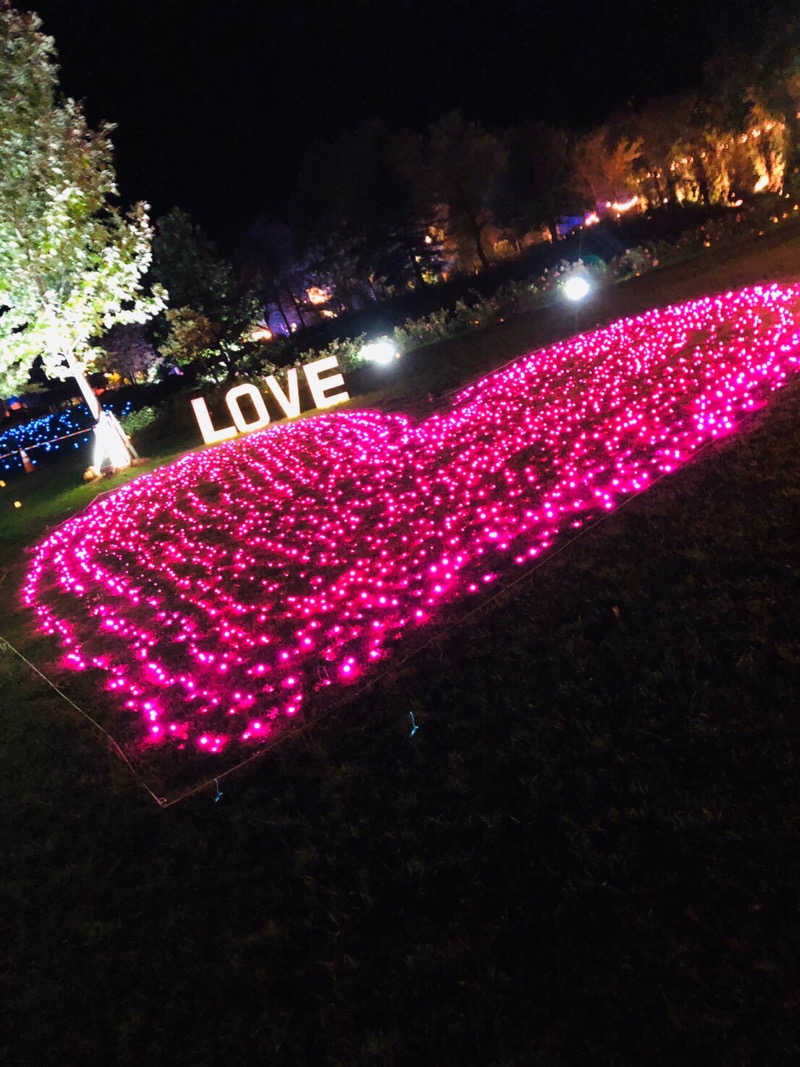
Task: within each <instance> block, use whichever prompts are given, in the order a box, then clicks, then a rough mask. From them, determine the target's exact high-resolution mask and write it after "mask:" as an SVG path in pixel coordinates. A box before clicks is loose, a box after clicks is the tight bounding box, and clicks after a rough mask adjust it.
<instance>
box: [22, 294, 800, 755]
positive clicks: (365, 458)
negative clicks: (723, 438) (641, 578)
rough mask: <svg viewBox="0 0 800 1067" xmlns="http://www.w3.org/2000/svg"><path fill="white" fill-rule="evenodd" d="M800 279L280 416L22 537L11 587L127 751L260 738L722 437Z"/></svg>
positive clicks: (781, 347) (779, 375) (783, 333)
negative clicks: (42, 533)
mask: <svg viewBox="0 0 800 1067" xmlns="http://www.w3.org/2000/svg"><path fill="white" fill-rule="evenodd" d="M799 314H800V286H794V285H792V286H781V287H779V286H776V285H773V286H764V287H756V288H752V289H746V290H741V291H739V292H736V293H727V294H725V295H722V296H717V297H714V298H707V299H704V300H700V301H697V302H693V303H690V304H684V305H681V306H676V307H669V308H665V309H662V310H658V311H651V312H648V313H646V314H644V315H640V316H638V317H637V318H634V319H626V320H624V321H620V322H617V323H614V324H613V325H611V326H609V327H607V328H603V329H599V330H596V331H594V332H593V333H589V334H584V335H582V336H579V337H576V338H573V339H572V340H570V341H566V342H563V343H560V344H555V345H553V346H551V347H549V348H546V349H543V350H541V351H538V352H535V353H533V354H532V355H530V356H527V357H524V358H522V359H519V360H517V361H516V362H514V363H513V364H511V365H510V366H508V367H506V368H505V369H503V370H501V371H499V372H497V373H495V374H492V375H490V376H488V377H486V378H484V379H483V380H482V381H480V382H478V383H476V384H473V385H470V386H469V387H467V388H465V389H463V390H462V391H461V392H460V393H459V394H457V395H456V396H455V397H454V399H453V401H452V403H451V405H450V407H449V408H448V410H447V411H446V412H445V413H443V414H438V415H434V416H432V417H430V418H428V419H427V420H426V421H424V422H420V423H414V422H412V421H410V420H409V419H407V418H405V417H402V416H397V415H385V414H380V413H379V412H377V411H357V412H352V413H350V412H347V413H338V414H328V415H324V416H320V417H318V418H314V419H308V420H305V421H298V422H292V423H288V424H285V425H281V426H276V427H274V428H271V429H268V430H265V431H263V432H260V433H255V434H251V435H250V436H247V437H244V438H240V439H238V440H236V441H232V442H229V443H227V444H224V445H222V446H219V447H216V448H212V449H209V450H207V451H204V452H201V453H196V454H192V455H188V456H185V457H184V458H183V459H181V460H179V461H178V462H176V463H173V464H172V465H171V466H168V467H164V468H162V469H160V470H157V471H156V472H154V473H153V474H150V475H148V476H146V477H141V478H139V479H137V480H136V481H134V482H132V483H130V484H129V485H126V486H125V487H124V488H121V489H119V490H118V491H116V492H115V493H113V494H112V495H109V496H107V497H105V498H102V499H98V500H97V501H95V503H94V504H93V505H92V506H91V507H90V508H89V509H88V510H87V511H85V512H84V513H82V514H80V515H78V516H77V517H76V518H73V519H71V520H69V521H68V522H66V523H64V524H63V525H62V526H61V527H59V528H58V529H57V530H56V531H55V532H54V533H52V534H51V535H50V536H49V537H48V538H47V540H45V541H44V542H43V543H42V544H41V545H39V546H38V549H37V550H36V553H35V557H34V559H33V562H32V565H31V567H30V569H29V572H28V575H27V580H26V583H25V586H24V590H23V599H24V602H25V604H27V605H28V606H30V607H31V608H33V609H34V610H35V613H36V616H37V618H38V623H39V626H40V627H41V629H43V630H44V631H46V632H48V633H51V634H55V635H57V637H58V638H59V640H60V642H61V643H62V645H63V646H64V647H65V651H66V660H67V662H68V663H69V664H71V665H72V666H73V667H75V668H84V667H96V668H100V669H102V670H103V671H104V672H106V679H107V688H108V689H109V690H110V691H111V693H112V694H113V697H112V704H113V706H114V707H115V708H116V709H117V712H118V714H119V715H120V716H124V717H125V718H126V727H127V729H126V733H127V734H128V735H130V729H129V728H130V725H131V723H134V724H138V726H137V729H136V732H135V736H136V737H138V738H139V741H138V742H137V743H138V744H141V745H164V746H170V745H174V746H179V747H181V748H187V747H191V746H197V747H198V748H199V749H201V750H204V751H205V752H209V753H219V752H221V751H222V750H223V749H224V748H225V747H226V746H240V747H242V746H243V747H244V749H245V751H246V750H247V749H248V748H249V747H252V746H258V745H259V744H262V743H263V742H264V740H265V739H267V738H268V737H272V736H274V735H275V733H276V731H278V730H280V728H281V726H282V725H283V724H286V723H287V721H288V720H290V719H293V718H295V719H296V718H297V717H298V716H299V715H301V714H307V713H308V712H310V711H313V709H314V706H315V703H316V697H318V696H321V693H320V691H321V690H323V689H328V690H330V687H344V686H348V685H351V684H352V683H354V682H355V681H356V680H358V679H360V678H362V677H363V676H365V675H366V674H368V673H369V672H371V671H374V670H376V669H378V668H379V666H380V664H381V662H382V661H385V660H386V659H387V657H391V656H392V655H393V654H394V653H395V650H402V649H403V648H404V647H410V644H411V643H412V642H410V640H409V639H410V638H411V636H412V635H413V634H414V633H416V632H418V631H419V628H420V627H423V628H424V627H425V626H426V625H427V624H428V623H429V622H431V621H433V620H436V621H443V620H444V621H446V620H447V619H448V618H449V617H450V615H449V614H448V613H452V614H453V617H455V615H456V614H457V612H456V611H455V609H456V608H457V607H458V605H459V604H460V603H463V602H469V601H470V599H474V598H475V597H477V596H480V595H481V594H483V593H484V591H485V590H486V589H487V587H488V588H495V587H496V586H495V584H494V583H498V582H502V580H503V578H504V577H507V576H509V575H512V574H516V573H518V572H519V568H524V567H525V566H526V564H529V563H530V562H531V561H532V560H534V559H535V558H537V557H539V556H541V555H542V554H543V553H545V552H546V551H547V550H548V548H549V547H550V546H551V545H553V543H554V542H555V541H556V539H558V538H560V537H563V536H564V535H567V534H569V533H570V532H571V531H574V530H576V529H579V528H580V527H581V526H582V525H583V524H584V523H586V521H587V520H589V519H591V518H592V517H595V516H597V515H598V514H600V513H602V512H603V511H604V510H610V509H613V507H614V505H615V502H618V501H620V500H621V499H622V498H624V497H626V496H627V495H629V494H630V493H631V492H635V491H638V490H641V489H643V488H646V487H647V485H648V484H649V483H650V482H652V481H653V479H654V478H656V477H658V476H659V475H660V474H662V473H664V472H669V471H672V470H675V469H676V468H677V467H679V466H680V465H681V464H682V463H685V462H686V461H687V460H688V459H689V458H690V457H691V455H692V454H693V453H694V452H695V451H696V450H697V449H698V448H699V447H700V446H701V445H703V444H704V443H705V442H706V441H708V440H709V439H710V438H712V437H717V436H719V435H721V434H725V433H728V432H730V431H731V430H733V429H735V427H736V425H737V423H738V422H739V421H740V420H741V419H742V417H743V416H744V415H745V414H746V413H747V412H748V411H751V410H753V409H754V408H755V407H757V406H759V405H761V404H762V403H763V401H764V400H765V398H766V396H767V395H768V393H769V392H770V391H771V390H774V389H777V388H779V387H780V386H781V385H783V384H784V383H785V381H786V379H787V376H788V375H789V374H791V373H792V372H793V371H796V370H797V369H798V346H799V345H800V334H798V315H799Z"/></svg>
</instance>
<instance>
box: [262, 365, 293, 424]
mask: <svg viewBox="0 0 800 1067" xmlns="http://www.w3.org/2000/svg"><path fill="white" fill-rule="evenodd" d="M286 381H287V384H288V386H289V391H288V395H287V394H286V393H284V391H283V389H281V387H280V385H278V381H277V379H276V378H275V375H274V374H270V376H269V378H267V385H268V386H269V391H270V392H271V393H272V395H273V396H274V397H275V399H276V400H277V401H278V403H279V404H280V407H281V411H282V412H283V413H284V415H285V416H286V418H287V419H296V418H297V416H298V415H299V414H300V386H299V384H298V381H297V368H296V367H291V368H290V369H289V373H288V374H287V375H286Z"/></svg>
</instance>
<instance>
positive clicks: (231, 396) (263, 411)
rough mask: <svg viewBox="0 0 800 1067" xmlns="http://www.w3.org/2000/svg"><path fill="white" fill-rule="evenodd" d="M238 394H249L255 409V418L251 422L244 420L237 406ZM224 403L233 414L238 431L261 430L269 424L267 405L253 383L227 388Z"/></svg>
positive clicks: (250, 431)
mask: <svg viewBox="0 0 800 1067" xmlns="http://www.w3.org/2000/svg"><path fill="white" fill-rule="evenodd" d="M240 396H249V397H250V399H251V400H252V401H253V407H254V408H255V409H256V418H255V419H254V421H253V422H246V421H245V418H244V415H242V412H241V409H240V407H239V397H240ZM225 403H226V404H227V405H228V411H230V413H231V415H232V416H233V421H234V422H235V423H236V429H237V430H238V431H239V433H252V431H253V430H263V429H264V427H265V426H267V425H269V412H268V411H267V405H266V404H265V403H264V397H263V396H262V395H261V393H259V391H258V389H256V387H255V386H254V385H234V387H233V389H229V390H228V391H227V393H226V394H225Z"/></svg>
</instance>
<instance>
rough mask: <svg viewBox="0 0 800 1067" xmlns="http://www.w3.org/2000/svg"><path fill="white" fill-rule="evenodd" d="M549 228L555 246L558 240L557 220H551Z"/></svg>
mask: <svg viewBox="0 0 800 1067" xmlns="http://www.w3.org/2000/svg"><path fill="white" fill-rule="evenodd" d="M547 228H548V230H549V231H550V237H551V239H552V242H553V244H555V243H556V241H557V240H558V223H557V222H556V220H555V219H550V221H549V222H548V224H547Z"/></svg>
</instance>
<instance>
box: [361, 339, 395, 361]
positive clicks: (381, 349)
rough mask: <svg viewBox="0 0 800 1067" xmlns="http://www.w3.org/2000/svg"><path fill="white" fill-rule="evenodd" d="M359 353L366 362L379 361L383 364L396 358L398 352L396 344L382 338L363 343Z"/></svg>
mask: <svg viewBox="0 0 800 1067" xmlns="http://www.w3.org/2000/svg"><path fill="white" fill-rule="evenodd" d="M360 355H361V358H362V359H365V360H366V361H367V362H368V363H379V364H381V365H382V366H385V365H386V364H387V363H391V362H392V360H393V359H397V358H398V357H399V355H400V353H399V352H398V351H397V347H396V345H394V344H393V343H392V342H391V341H387V340H385V339H383V340H380V341H371V342H370V343H369V344H367V345H364V347H363V348H362V349H361V352H360Z"/></svg>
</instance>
